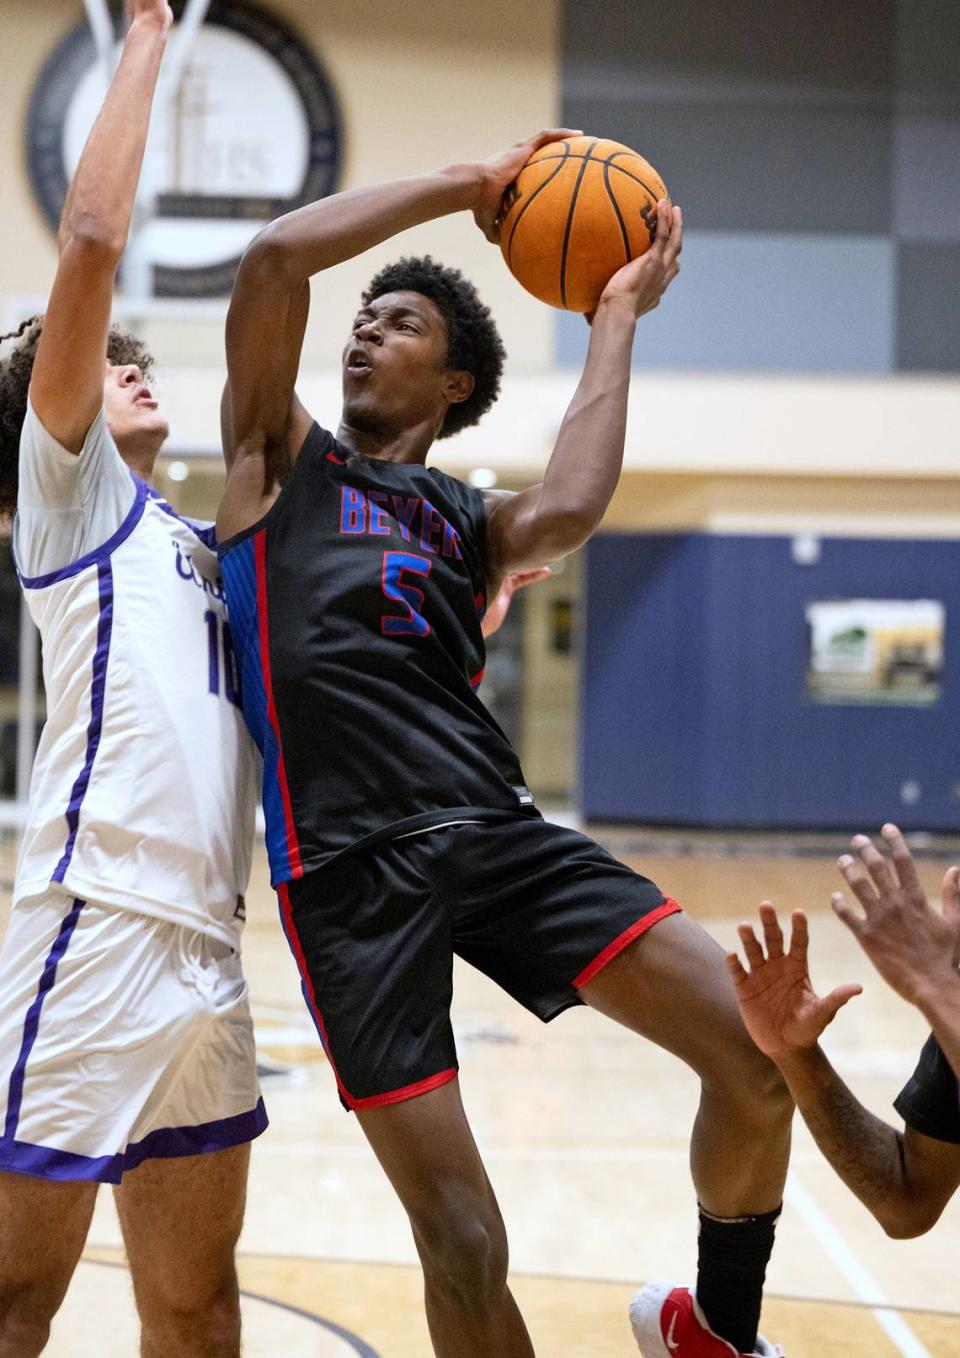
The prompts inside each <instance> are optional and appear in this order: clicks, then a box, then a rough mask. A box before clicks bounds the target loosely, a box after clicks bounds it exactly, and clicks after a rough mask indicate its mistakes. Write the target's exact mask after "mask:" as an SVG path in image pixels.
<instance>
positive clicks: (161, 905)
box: [13, 409, 259, 944]
mask: <svg viewBox="0 0 960 1358" xmlns="http://www.w3.org/2000/svg"><path fill="white" fill-rule="evenodd" d="M13 541H14V552H15V555H16V559H17V567H18V571H19V574H20V580H21V584H22V585H23V588H24V590H25V593H26V597H27V600H28V604H29V607H30V612H31V614H32V616H33V618H34V621H35V622H36V624H37V626H38V627H39V629H40V633H41V637H42V640H43V676H44V684H45V688H46V699H47V722H46V725H45V726H44V729H43V733H42V736H41V739H40V746H39V749H38V751H37V757H36V761H35V764H34V769H33V777H32V781H31V787H30V807H29V812H28V817H27V824H26V828H25V830H24V834H23V840H22V845H21V851H20V858H19V861H18V865H17V876H16V883H15V888H14V901H15V902H16V901H19V900H22V899H24V898H26V897H31V896H36V895H39V894H41V893H43V892H45V891H46V890H48V889H49V887H50V886H51V885H53V886H55V887H60V888H61V889H62V890H63V891H64V892H65V893H67V894H68V895H69V896H72V897H76V898H79V899H92V900H96V901H100V902H102V903H104V904H106V905H113V906H119V907H122V908H127V909H131V910H136V911H140V912H142V913H144V914H148V915H154V916H156V917H158V918H160V919H164V920H170V921H173V922H176V923H180V924H184V925H187V926H189V927H190V928H193V929H199V930H202V931H204V932H206V933H208V934H212V935H214V936H216V937H218V938H221V939H223V940H224V941H227V942H231V943H234V944H235V943H236V941H237V936H238V933H239V930H240V927H241V924H242V920H243V916H244V902H243V893H244V891H245V890H246V884H247V879H248V876H249V871H250V854H251V844H252V838H253V825H254V812H255V806H256V787H257V780H258V774H259V770H258V761H257V755H256V751H255V749H254V746H253V743H252V741H251V740H250V738H249V736H248V735H247V732H246V728H245V725H244V721H243V716H242V713H241V710H240V706H239V702H240V694H239V684H238V681H237V669H236V665H235V662H234V657H233V649H232V646H231V643H230V634H229V631H228V628H227V623H226V613H225V606H224V601H223V590H222V588H221V585H220V580H219V569H218V565H217V559H216V554H215V551H214V543H213V530H212V528H210V527H209V526H203V525H199V524H194V523H191V522H188V521H187V520H185V519H182V518H180V517H179V516H178V515H177V514H176V513H175V512H174V510H173V509H172V508H171V507H170V506H169V505H168V504H166V502H165V501H163V500H162V499H161V498H160V497H159V496H158V495H157V494H156V492H155V491H153V490H152V489H151V488H150V487H149V486H147V484H146V483H145V482H143V481H141V480H139V479H138V478H137V477H135V476H133V475H132V473H131V472H130V471H129V470H128V468H127V467H126V466H125V464H124V463H123V460H122V458H121V457H120V454H119V451H118V450H117V447H116V444H115V443H114V441H113V439H112V437H111V435H110V433H109V430H108V429H107V427H106V424H105V421H104V419H103V416H102V415H101V416H100V417H98V419H97V420H96V421H95V423H94V425H93V426H92V427H91V430H90V432H89V434H88V436H87V440H86V443H85V445H84V448H83V451H82V452H81V454H80V456H79V457H74V456H73V455H71V454H70V453H69V452H67V451H66V450H65V449H63V448H61V447H60V446H59V445H58V444H57V443H56V441H55V440H54V439H53V438H52V437H51V436H50V435H49V434H48V433H47V431H46V430H45V429H44V428H43V426H42V425H41V424H40V421H39V419H38V418H37V416H36V414H35V413H34V412H33V411H32V409H31V410H28V412H27V419H26V421H25V423H24V430H23V436H22V439H21V452H20V492H19V503H18V511H17V517H16V520H15V523H14V538H13Z"/></svg>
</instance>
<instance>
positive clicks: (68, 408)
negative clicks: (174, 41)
mask: <svg viewBox="0 0 960 1358" xmlns="http://www.w3.org/2000/svg"><path fill="white" fill-rule="evenodd" d="M127 13H128V16H129V19H130V27H129V30H128V32H127V38H126V41H125V43H124V47H123V54H122V56H121V58H120V64H119V66H118V67H117V72H116V75H115V76H114V78H113V81H112V83H111V85H110V89H109V90H108V92H107V96H106V98H105V100H104V103H103V107H102V108H101V110H100V113H99V115H98V117H97V120H96V122H95V123H94V126H93V129H92V131H91V133H90V136H89V138H88V140H87V144H86V146H85V148H84V151H83V154H82V156H81V157H80V163H79V165H78V166H77V172H76V175H75V176H74V179H73V183H72V185H71V187H70V192H69V193H68V195H67V201H66V203H65V205H64V209H63V216H62V219H61V222H60V233H59V251H60V259H59V264H58V266H57V274H56V278H55V280H54V284H53V289H52V291H51V294H50V302H49V304H48V306H47V312H46V317H45V319H44V324H43V334H42V336H41V338H40V343H39V347H38V349H37V357H36V362H35V364H34V368H33V376H32V381H31V384H30V399H31V401H32V403H33V407H34V409H35V410H36V412H37V415H38V416H39V418H40V421H41V423H42V424H43V425H44V427H45V428H46V429H47V431H48V432H49V433H50V434H52V435H53V437H54V438H55V439H56V440H57V441H58V442H59V443H61V444H62V445H63V446H64V447H65V448H67V449H69V451H70V452H73V453H79V452H80V450H81V449H82V447H83V443H84V439H85V437H86V434H87V431H88V429H89V428H90V425H91V424H92V423H93V420H94V419H95V417H96V415H97V412H98V411H99V409H100V407H101V404H102V402H103V374H104V366H105V364H106V361H107V335H108V332H109V329H110V310H111V305H112V301H113V287H114V282H115V279H116V275H117V269H118V268H119V265H120V260H121V258H122V256H123V252H124V250H125V248H126V243H127V236H128V234H129V230H130V220H131V217H132V215H133V208H134V202H135V199H136V192H137V182H138V180H139V178H140V168H141V165H142V163H143V153H144V148H145V147H146V142H147V130H148V127H149V123H150V111H151V107H152V104H153V96H154V91H155V89H156V84H157V76H158V74H159V71H160V62H161V59H162V57H163V52H164V48H165V46H166V41H167V34H168V32H169V30H170V25H171V24H172V22H173V12H172V10H171V9H170V6H169V4H167V2H166V0H128V2H127Z"/></svg>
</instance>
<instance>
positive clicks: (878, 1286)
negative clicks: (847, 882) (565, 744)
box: [0, 831, 960, 1358]
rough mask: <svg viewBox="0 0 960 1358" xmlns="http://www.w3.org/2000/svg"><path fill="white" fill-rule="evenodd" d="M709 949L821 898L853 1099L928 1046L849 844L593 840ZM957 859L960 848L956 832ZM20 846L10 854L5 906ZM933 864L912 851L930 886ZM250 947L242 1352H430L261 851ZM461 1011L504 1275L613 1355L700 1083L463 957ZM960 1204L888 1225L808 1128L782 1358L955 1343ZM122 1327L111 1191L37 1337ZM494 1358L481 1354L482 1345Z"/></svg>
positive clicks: (76, 1336) (774, 1312)
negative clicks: (865, 946)
mask: <svg viewBox="0 0 960 1358" xmlns="http://www.w3.org/2000/svg"><path fill="white" fill-rule="evenodd" d="M600 838H602V839H603V840H604V841H605V842H606V843H608V844H609V846H610V847H611V848H613V850H614V852H617V853H618V854H620V856H621V857H625V858H627V859H628V860H629V861H630V862H632V863H633V864H634V865H635V866H638V867H639V868H641V870H642V871H644V872H645V873H646V874H647V875H649V876H651V877H653V878H654V879H655V880H657V881H658V882H659V883H660V884H661V885H662V886H663V887H665V888H667V889H668V890H669V892H670V894H672V895H674V896H676V897H677V898H678V899H679V900H680V901H681V902H682V903H683V904H684V905H685V906H686V907H687V908H688V909H689V910H690V912H691V913H693V914H694V915H696V916H697V917H698V918H700V919H701V920H702V921H703V922H704V924H705V925H706V927H707V928H709V929H710V930H711V932H713V933H714V934H715V935H716V936H717V937H718V938H719V939H720V941H721V942H722V943H724V944H729V943H731V942H732V941H733V940H734V938H735V931H734V926H735V924H736V922H737V920H739V919H741V918H744V917H746V916H752V915H753V914H754V913H755V908H756V904H757V902H758V901H759V900H760V899H761V898H762V897H764V896H770V897H772V898H773V899H774V902H775V903H776V904H778V905H779V906H781V907H783V909H784V910H789V909H790V908H792V907H794V906H796V905H802V906H804V907H805V908H807V909H808V910H810V913H811V932H812V953H813V974H814V981H815V983H816V984H817V985H818V987H821V988H823V987H830V986H832V985H834V984H836V983H837V982H838V981H839V980H841V979H856V980H860V981H862V982H863V983H864V985H865V994H864V995H863V996H862V997H861V998H860V999H858V1000H856V1001H854V1002H853V1004H852V1005H851V1006H850V1007H848V1009H846V1010H845V1011H844V1012H843V1013H842V1014H841V1015H840V1016H839V1018H838V1019H837V1022H836V1024H835V1025H834V1029H833V1031H832V1032H831V1033H830V1034H829V1042H828V1044H827V1045H828V1049H829V1051H830V1054H831V1056H832V1058H833V1060H834V1061H835V1063H836V1065H837V1067H838V1068H839V1070H840V1071H841V1073H842V1074H843V1076H844V1077H845V1078H846V1079H847V1080H848V1082H849V1083H850V1084H851V1085H852V1086H853V1088H854V1089H855V1090H856V1092H857V1093H858V1095H859V1096H860V1097H861V1098H862V1099H863V1100H864V1101H865V1102H866V1103H867V1104H868V1105H869V1106H870V1107H871V1108H872V1109H873V1110H874V1111H876V1112H877V1113H879V1114H880V1115H881V1116H884V1117H886V1118H887V1119H888V1120H890V1121H894V1122H896V1114H895V1113H894V1112H893V1110H892V1108H891V1107H890V1104H891V1100H892V1099H893V1098H894V1096H895V1095H896V1093H897V1092H898V1091H899V1089H900V1087H901V1085H902V1084H903V1082H904V1081H905V1080H906V1078H907V1076H908V1075H909V1074H910V1072H911V1071H912V1069H913V1065H914V1062H915V1059H916V1056H917V1053H918V1051H919V1048H920V1045H921V1043H922V1041H923V1039H924V1037H925V1031H924V1025H923V1022H922V1020H921V1019H920V1017H919V1016H918V1015H917V1014H916V1013H915V1012H914V1011H912V1010H911V1009H910V1008H909V1007H908V1006H907V1005H905V1004H903V1003H902V1002H901V1001H899V1000H898V999H897V998H896V997H895V996H894V995H892V994H891V993H890V992H889V991H888V990H887V989H886V988H885V987H884V985H883V983H882V982H881V981H880V980H879V978H878V977H876V976H875V974H874V973H873V972H872V971H871V969H870V967H869V964H868V963H867V962H866V960H865V959H864V958H863V957H862V956H861V955H860V953H859V952H858V950H857V948H856V945H855V943H854V942H853V940H852V939H851V938H849V936H848V935H847V933H846V931H845V930H843V929H842V926H841V925H840V924H839V923H838V922H837V921H836V920H835V919H834V918H833V916H832V914H831V913H830V911H829V906H828V902H829V895H830V891H831V890H833V889H834V888H835V886H836V884H837V881H838V878H837V875H836V871H835V869H834V867H833V859H834V857H835V855H836V852H837V851H838V850H839V848H840V847H841V845H842V843H843V841H842V839H841V838H840V837H839V836H837V837H827V838H825V839H824V840H823V841H822V842H817V841H813V842H811V841H806V842H802V843H799V844H798V843H790V842H788V841H776V840H774V841H763V842H761V841H758V840H757V839H756V838H754V839H750V838H743V837H741V838H739V839H736V840H730V839H724V837H722V836H709V835H707V836H683V835H668V834H664V833H661V834H657V835H642V834H641V833H640V832H623V833H621V834H616V833H613V832H608V831H604V832H601V835H600ZM957 847H958V849H960V846H957ZM12 854H13V846H12V845H11V844H10V843H8V844H7V845H6V847H5V849H3V850H2V851H0V877H2V878H3V879H4V880H3V884H2V886H3V890H2V895H0V908H2V916H0V918H2V919H4V920H5V917H6V909H7V903H8V900H9V879H10V877H11V875H12V869H11V861H12ZM946 865H947V860H946V859H944V858H943V857H942V855H941V856H939V857H937V858H931V860H930V861H927V862H924V863H923V864H922V867H923V873H924V880H925V883H926V885H927V887H928V889H929V890H930V892H931V894H934V893H935V892H936V891H937V889H938V885H939V880H940V877H941V876H942V873H943V870H944V868H945V866H946ZM250 907H251V908H250V919H249V922H248V924H247V930H246V935H245V941H244V952H245V957H246V969H247V975H248V977H249V980H250V986H251V992H252V997H253V1009H254V1014H255V1018H256V1023H257V1037H258V1043H259V1050H260V1055H261V1059H262V1061H263V1062H264V1063H265V1064H266V1065H268V1066H269V1067H270V1068H271V1069H272V1070H273V1072H274V1073H272V1074H269V1075H267V1077H266V1079H265V1082H264V1089H265V1095H266V1099H267V1104H268V1108H269V1111H270V1115H271V1119H272V1125H271V1127H270V1129H269V1131H268V1132H267V1133H266V1135H265V1136H263V1137H262V1138H261V1139H260V1140H259V1141H257V1142H256V1143H255V1145H254V1151H253V1167H252V1176H251V1191H250V1202H249V1208H248V1212H247V1223H246V1228H245V1230H244V1234H243V1237H242V1240H241V1244H240V1273H241V1280H242V1286H243V1288H244V1308H245V1324H246V1343H245V1350H244V1352H245V1355H246V1358H275V1355H278V1354H282V1355H283V1358H349V1356H350V1355H358V1354H359V1355H364V1356H365V1358H427V1355H429V1352H430V1349H429V1345H428V1341H427V1336H426V1329H425V1326H424V1323H423V1319H422V1312H421V1304H420V1277H419V1272H418V1270H417V1268H416V1267H415V1264H414V1251H413V1246H412V1243H411V1241H410V1238H409V1234H408V1230H407V1227H406V1222H405V1220H404V1217H403V1215H402V1213H401V1211H400V1209H399V1208H398V1206H397V1204H396V1203H395V1201H394V1200H393V1198H392V1195H391V1192H390V1190H389V1188H388V1186H387V1185H386V1183H385V1181H384V1179H383V1177H382V1175H381V1173H380V1170H379V1168H378V1166H377V1165H376V1163H375V1162H374V1160H373V1158H372V1155H371V1154H370V1152H369V1151H368V1149H367V1147H366V1144H365V1142H364V1140H363V1138H362V1136H361V1134H360V1132H359V1129H358V1127H357V1126H356V1123H355V1121H354V1119H353V1118H351V1117H350V1116H348V1115H347V1114H345V1113H344V1112H342V1110H341V1109H340V1106H339V1103H338V1102H337V1099H336V1097H335V1093H334V1086H333V1080H332V1077H331V1073H330V1071H329V1069H328V1067H327V1065H326V1063H325V1061H324V1058H323V1056H322V1054H321V1052H320V1050H319V1048H318V1045H317V1041H316V1037H315V1034H314V1030H313V1025H312V1023H311V1021H310V1019H309V1017H308V1016H307V1014H306V1011H305V1010H304V1008H303V1005H302V1001H301V999H300V994H299V987H298V980H297V976H296V973H295V970H294V967H293V963H292V961H291V959H290V958H289V955H288V953H287V948H286V943H285V942H284V939H283V937H282V935H281V932H280V928H279V925H278V923H277V921H276V917H275V911H274V905H273V899H272V894H271V893H270V891H269V888H268V886H267V883H266V875H265V865H264V862H263V856H262V852H258V857H257V866H256V869H255V878H254V883H253V886H252V888H251V892H250ZM454 1017H455V1022H456V1027H457V1036H458V1043H459V1047H460V1056H461V1065H462V1071H461V1080H462V1085H463V1093H464V1098H465V1101H466V1103H467V1107H468V1111H469V1113H470V1115H471V1118H472V1122H473V1126H474V1129H475V1131H476V1133H477V1138H478V1141H479V1143H480V1146H481V1149H482V1151H483V1153H484V1156H485V1159H486V1163H487V1166H488V1169H489V1171H490V1175H491V1178H492V1180H493V1182H494V1185H495V1187H496V1189H497V1192H498V1195H499V1198H500V1202H501V1206H502V1208H503V1212H504V1216H505V1218H506V1221H507V1225H508V1229H509V1231H510V1238H511V1250H512V1261H513V1276H514V1286H515V1291H516V1293H517V1296H518V1298H519V1301H520V1303H521V1306H522V1308H523V1310H524V1313H525V1315H526V1316H527V1319H528V1323H529V1325H530V1329H531V1331H532V1334H533V1336H534V1342H535V1344H536V1348H537V1353H538V1355H542V1358H629V1355H630V1354H631V1353H635V1352H636V1350H635V1348H634V1346H633V1342H632V1339H631V1338H630V1335H629V1331H628V1327H627V1323H626V1307H627V1302H628V1300H629V1297H630V1295H631V1292H632V1290H633V1289H634V1287H635V1286H637V1285H638V1284H639V1283H640V1282H642V1281H644V1280H646V1279H647V1278H651V1277H671V1278H673V1279H675V1280H677V1281H687V1280H689V1279H690V1278H691V1277H692V1276H693V1267H694V1261H695V1228H696V1216H695V1205H694V1197H693V1193H692V1189H691V1187H690V1183H689V1178H688V1175H687V1171H686V1154H687V1135H688V1129H689V1126H690V1123H691V1121H692V1117H693V1113H694V1109H695V1106H696V1084H695V1082H694V1080H693V1079H692V1077H690V1076H689V1075H688V1074H687V1072H686V1071H685V1070H684V1069H683V1068H682V1067H681V1066H679V1065H678V1064H677V1063H676V1062H675V1061H673V1060H672V1059H671V1058H669V1057H668V1056H666V1055H664V1054H663V1053H661V1052H659V1051H657V1050H655V1049H653V1048H650V1047H647V1046H645V1045H644V1044H643V1043H642V1042H640V1041H639V1040H638V1039H636V1038H634V1037H633V1036H631V1035H630V1034H629V1033H626V1032H625V1031H622V1030H620V1029H618V1028H616V1027H615V1026H613V1025H611V1024H609V1023H607V1022H605V1021H604V1020H603V1019H601V1018H599V1017H598V1016H596V1015H594V1014H592V1013H589V1012H587V1011H586V1010H582V1011H581V1010H575V1011H572V1012H569V1013H567V1014H565V1015H564V1016H562V1017H561V1018H560V1019H558V1020H557V1021H556V1022H555V1023H553V1024H551V1025H550V1026H549V1027H543V1026H541V1025H540V1024H539V1023H538V1022H537V1021H536V1020H535V1019H533V1018H531V1017H530V1016H529V1015H528V1014H526V1013H525V1012H524V1011H523V1010H521V1009H520V1008H518V1007H517V1006H516V1005H515V1004H514V1003H513V1002H512V1001H511V1000H510V999H509V998H508V997H507V996H505V995H503V994H501V993H500V992H499V991H498V990H497V989H496V987H495V986H493V985H491V984H490V983H489V982H488V981H487V980H486V979H485V978H483V977H482V976H479V975H478V974H477V973H476V972H474V971H472V970H471V969H470V968H468V967H466V966H461V967H460V968H459V972H458V976H457V991H456V1002H455V1009H454ZM958 1257H960V1200H958V1201H957V1202H956V1203H955V1204H953V1205H952V1206H951V1207H950V1208H948V1210H947V1212H946V1214H945V1216H944V1218H943V1220H942V1221H941V1222H940V1224H939V1225H938V1226H937V1227H936V1229H935V1230H934V1231H933V1232H932V1233H931V1234H930V1235H929V1236H927V1237H926V1238H924V1239H922V1240H918V1241H908V1242H894V1241H890V1240H887V1239H886V1238H885V1237H884V1236H883V1234H882V1233H881V1231H880V1229H879V1227H877V1226H876V1225H875V1224H874V1223H873V1221H872V1219H871V1218H870V1217H869V1216H868V1214H867V1213H866V1211H865V1210H864V1209H863V1208H862V1207H860V1205H859V1204H858V1203H857V1202H856V1201H855V1199H853V1198H852V1197H851V1196H850V1195H849V1194H848V1193H847V1191H846V1190H845V1189H844V1188H843V1186H842V1185H841V1184H840V1182H839V1180H837V1179H836V1178H835V1177H834V1175H833V1174H832V1172H831V1170H830V1169H829V1168H828V1167H827V1166H826V1165H825V1163H824V1162H823V1161H822V1160H821V1158H820V1156H819V1154H818V1153H817V1151H816V1148H815V1147H814V1145H813V1143H812V1141H811V1139H810V1137H809V1135H808V1134H807V1132H806V1130H805V1128H803V1127H802V1125H800V1124H799V1123H798V1125H797V1131H796V1142H795V1151H794V1157H793V1164H792V1170H791V1180H790V1185H789V1190H788V1197H787V1206H786V1210H785V1212H784V1216H783V1219H782V1221H781V1225H780V1229H779V1233H778V1244H777V1249H776V1251H775V1254H774V1258H773V1261H772V1264H771V1267H770V1272H769V1275H768V1289H767V1303H766V1306H765V1310H764V1317H763V1328H764V1332H765V1333H766V1334H767V1336H768V1337H769V1338H771V1339H774V1340H776V1341H778V1342H779V1343H781V1344H782V1345H783V1346H784V1348H785V1351H786V1353H787V1355H788V1358H821V1356H822V1355H824V1354H829V1355H830V1358H835V1356H839V1358H960V1294H958V1292H957V1286H956V1265H955V1261H956V1259H957V1258H958ZM135 1353H136V1326H135V1320H134V1312H133V1306H132V1303H131V1299H130V1288H129V1281H128V1278H127V1274H126V1271H125V1269H124V1267H123V1255H122V1251H121V1249H120V1238H119V1232H118V1229H117V1224H116V1219H115V1216H114V1212H113V1205H112V1199H111V1195H110V1194H108V1193H102V1194H101V1196H100V1201H99V1204H98V1207H97V1211H96V1214H95V1217H94V1222H93V1227H92V1230H91V1234H90V1241H89V1245H88V1248H87V1251H86V1253H85V1255H84V1259H83V1262H82V1263H81V1266H80V1268H79V1270H78V1273H77V1276H76V1278H75V1280H74V1284H73V1287H72V1288H71V1292H70V1294H69V1296H68V1299H67V1302H66V1303H65V1305H64V1308H63V1310H62V1312H61V1314H60V1316H59V1317H58V1320H57V1323H56V1327H55V1331H54V1338H53V1340H52V1341H51V1344H50V1347H49V1349H48V1354H50V1355H51V1358H67V1356H68V1355H69V1358H87V1355H89V1356H90V1358H94V1355H96V1358H131V1355H133V1354H135ZM491 1358H494V1355H491Z"/></svg>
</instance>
